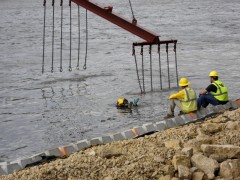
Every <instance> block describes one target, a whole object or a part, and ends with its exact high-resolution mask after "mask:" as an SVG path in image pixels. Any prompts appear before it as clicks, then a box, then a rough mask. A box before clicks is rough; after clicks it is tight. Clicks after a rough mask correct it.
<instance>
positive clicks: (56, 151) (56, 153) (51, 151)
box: [44, 148, 61, 157]
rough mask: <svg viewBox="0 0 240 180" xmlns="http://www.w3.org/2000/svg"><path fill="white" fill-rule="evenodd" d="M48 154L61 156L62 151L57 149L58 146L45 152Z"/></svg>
mask: <svg viewBox="0 0 240 180" xmlns="http://www.w3.org/2000/svg"><path fill="white" fill-rule="evenodd" d="M44 153H45V154H46V155H47V156H56V157H61V154H60V152H59V151H58V150H57V148H54V149H49V150H47V151H45V152H44Z"/></svg>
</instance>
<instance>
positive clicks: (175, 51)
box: [173, 42, 178, 87]
mask: <svg viewBox="0 0 240 180" xmlns="http://www.w3.org/2000/svg"><path fill="white" fill-rule="evenodd" d="M173 51H174V53H175V64H176V76H177V87H178V64H177V43H176V42H175V43H174V49H173Z"/></svg>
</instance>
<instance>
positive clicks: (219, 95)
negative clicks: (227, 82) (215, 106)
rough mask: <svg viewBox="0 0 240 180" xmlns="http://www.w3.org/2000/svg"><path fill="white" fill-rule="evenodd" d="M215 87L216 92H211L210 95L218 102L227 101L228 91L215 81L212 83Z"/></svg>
mask: <svg viewBox="0 0 240 180" xmlns="http://www.w3.org/2000/svg"><path fill="white" fill-rule="evenodd" d="M212 84H213V85H214V86H216V87H217V92H211V94H212V95H213V96H214V97H215V98H216V99H217V100H219V101H228V89H227V87H226V86H224V84H223V83H222V82H221V81H219V80H217V81H214V82H213V83H212Z"/></svg>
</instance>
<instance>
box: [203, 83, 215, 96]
mask: <svg viewBox="0 0 240 180" xmlns="http://www.w3.org/2000/svg"><path fill="white" fill-rule="evenodd" d="M209 92H217V87H216V86H215V85H213V84H210V85H209V86H208V87H207V88H206V89H204V90H202V91H200V93H199V94H201V95H203V94H207V93H209Z"/></svg>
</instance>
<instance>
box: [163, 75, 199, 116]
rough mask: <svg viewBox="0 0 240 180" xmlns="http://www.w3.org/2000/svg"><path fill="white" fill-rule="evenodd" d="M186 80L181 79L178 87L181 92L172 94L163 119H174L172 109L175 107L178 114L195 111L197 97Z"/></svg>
mask: <svg viewBox="0 0 240 180" xmlns="http://www.w3.org/2000/svg"><path fill="white" fill-rule="evenodd" d="M189 84H190V83H189V81H188V80H187V78H181V79H180V81H179V86H181V88H182V90H181V91H179V92H177V93H176V94H172V95H171V96H170V97H169V99H170V107H169V110H168V114H167V115H166V116H165V117H164V118H165V119H167V118H171V117H174V109H175V107H176V106H177V107H178V108H179V109H180V113H179V114H182V113H189V112H193V111H196V110H197V95H196V92H195V91H194V90H193V89H192V88H191V87H190V86H189Z"/></svg>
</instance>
